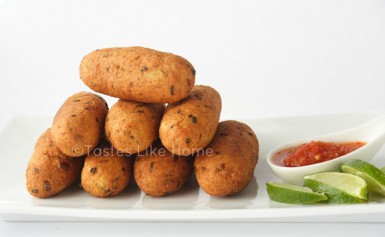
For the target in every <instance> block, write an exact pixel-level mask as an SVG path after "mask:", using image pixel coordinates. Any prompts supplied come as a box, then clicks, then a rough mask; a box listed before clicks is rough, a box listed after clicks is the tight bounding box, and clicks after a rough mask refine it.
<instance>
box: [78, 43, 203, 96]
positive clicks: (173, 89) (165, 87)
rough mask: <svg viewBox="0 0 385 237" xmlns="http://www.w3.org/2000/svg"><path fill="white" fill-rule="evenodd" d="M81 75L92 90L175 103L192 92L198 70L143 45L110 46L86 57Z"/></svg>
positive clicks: (183, 61) (181, 59) (187, 63)
mask: <svg viewBox="0 0 385 237" xmlns="http://www.w3.org/2000/svg"><path fill="white" fill-rule="evenodd" d="M80 78H81V79H82V80H83V82H84V83H85V84H86V85H87V86H88V87H89V88H91V89H92V90H94V91H97V92H100V93H103V94H106V95H110V96H113V97H117V98H120V99H125V100H134V101H138V102H145V103H174V102H177V101H179V100H181V99H183V98H185V97H187V96H188V94H189V93H190V91H191V89H192V87H193V86H194V83H195V69H194V67H193V66H192V65H191V63H190V62H189V61H187V60H186V59H184V58H182V57H180V56H177V55H174V54H171V53H165V52H160V51H156V50H153V49H149V48H143V47H126V48H106V49H99V50H96V51H93V52H91V53H90V54H88V55H86V56H85V57H84V58H83V60H82V62H81V64H80Z"/></svg>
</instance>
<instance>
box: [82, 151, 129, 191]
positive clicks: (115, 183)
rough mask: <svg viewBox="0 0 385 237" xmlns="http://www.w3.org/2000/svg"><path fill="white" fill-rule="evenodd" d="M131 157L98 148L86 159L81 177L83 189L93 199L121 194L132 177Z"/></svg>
mask: <svg viewBox="0 0 385 237" xmlns="http://www.w3.org/2000/svg"><path fill="white" fill-rule="evenodd" d="M131 159H132V157H129V156H127V155H126V154H123V153H119V152H117V151H116V149H114V148H113V147H111V146H108V145H103V146H98V147H97V148H95V150H93V152H92V153H91V154H89V155H88V156H87V157H86V160H85V162H84V167H83V170H82V175H81V184H82V187H83V189H84V190H85V191H86V192H88V193H89V194H91V195H92V196H95V197H111V196H115V195H117V194H119V193H121V192H122V191H123V190H124V189H125V188H126V187H127V185H128V183H129V181H130V179H131V176H132V164H133V162H132V160H131Z"/></svg>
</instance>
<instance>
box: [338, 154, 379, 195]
mask: <svg viewBox="0 0 385 237" xmlns="http://www.w3.org/2000/svg"><path fill="white" fill-rule="evenodd" d="M341 170H342V171H343V172H345V173H350V174H354V175H357V176H359V177H361V178H363V179H364V180H365V181H366V182H367V184H368V189H369V191H372V192H376V193H379V194H381V195H383V196H385V173H384V172H382V171H381V170H380V169H378V168H377V167H376V166H374V165H372V164H370V163H368V162H366V161H363V160H351V161H348V162H345V163H344V164H342V166H341Z"/></svg>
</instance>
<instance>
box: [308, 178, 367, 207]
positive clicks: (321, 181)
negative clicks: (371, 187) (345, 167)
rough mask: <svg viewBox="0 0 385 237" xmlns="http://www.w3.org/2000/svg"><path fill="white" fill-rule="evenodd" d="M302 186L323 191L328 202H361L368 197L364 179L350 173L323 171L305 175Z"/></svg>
mask: <svg viewBox="0 0 385 237" xmlns="http://www.w3.org/2000/svg"><path fill="white" fill-rule="evenodd" d="M304 186H306V187H309V188H311V189H312V190H313V191H315V192H324V193H325V194H326V196H327V197H328V200H327V202H329V203H362V202H366V201H367V199H368V190H367V184H366V182H365V180H364V179H362V178H361V177H358V176H356V175H352V174H346V173H338V172H323V173H318V174H313V175H308V176H305V182H304Z"/></svg>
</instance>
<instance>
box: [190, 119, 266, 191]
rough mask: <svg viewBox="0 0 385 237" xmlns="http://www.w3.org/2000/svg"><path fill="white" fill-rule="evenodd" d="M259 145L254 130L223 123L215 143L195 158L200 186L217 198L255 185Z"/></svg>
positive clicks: (239, 124)
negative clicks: (251, 182)
mask: <svg viewBox="0 0 385 237" xmlns="http://www.w3.org/2000/svg"><path fill="white" fill-rule="evenodd" d="M258 152H259V143H258V139H257V137H256V135H255V134H254V132H253V130H252V129H251V128H250V127H249V126H247V125H246V124H244V123H241V122H238V121H232V120H229V121H224V122H221V123H219V126H218V130H217V132H216V134H215V137H214V139H213V140H212V141H211V143H210V144H209V145H208V146H207V147H206V148H205V152H204V153H203V154H198V155H197V157H196V158H195V163H194V168H195V175H196V178H197V181H198V183H199V186H200V187H201V188H202V189H203V190H204V191H205V192H206V193H208V194H210V195H213V196H228V195H232V194H236V193H239V192H240V191H242V190H243V189H244V188H245V187H246V186H247V185H248V184H249V183H250V181H251V179H252V178H253V175H254V169H255V166H256V164H257V162H258Z"/></svg>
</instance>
